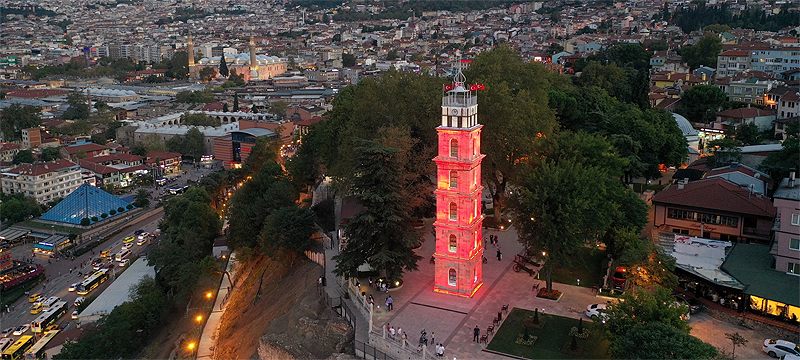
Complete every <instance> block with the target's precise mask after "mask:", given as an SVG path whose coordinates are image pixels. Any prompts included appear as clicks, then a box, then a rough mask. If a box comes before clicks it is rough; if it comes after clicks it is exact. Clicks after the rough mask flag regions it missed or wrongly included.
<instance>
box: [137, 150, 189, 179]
mask: <svg viewBox="0 0 800 360" xmlns="http://www.w3.org/2000/svg"><path fill="white" fill-rule="evenodd" d="M145 164H147V166H149V167H151V168H152V167H158V168H159V169H161V173H162V174H177V173H179V172H180V171H181V154H178V153H174V152H168V151H150V152H148V153H147V156H145Z"/></svg>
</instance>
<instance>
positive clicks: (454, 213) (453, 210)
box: [450, 202, 458, 221]
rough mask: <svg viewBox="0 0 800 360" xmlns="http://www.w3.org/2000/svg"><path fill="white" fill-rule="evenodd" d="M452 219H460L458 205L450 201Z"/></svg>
mask: <svg viewBox="0 0 800 360" xmlns="http://www.w3.org/2000/svg"><path fill="white" fill-rule="evenodd" d="M450 220H453V221H456V220H458V205H456V203H454V202H451V203H450Z"/></svg>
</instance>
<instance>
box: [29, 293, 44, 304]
mask: <svg viewBox="0 0 800 360" xmlns="http://www.w3.org/2000/svg"><path fill="white" fill-rule="evenodd" d="M41 298H42V293H38V292H37V293H33V294H30V295H28V302H30V303H35V302H37V301H39V299H41Z"/></svg>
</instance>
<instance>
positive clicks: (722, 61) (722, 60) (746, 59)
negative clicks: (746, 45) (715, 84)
mask: <svg viewBox="0 0 800 360" xmlns="http://www.w3.org/2000/svg"><path fill="white" fill-rule="evenodd" d="M749 69H750V51H747V50H726V51H723V52H721V53H720V54H719V55H717V77H718V78H723V77H729V76H733V75H736V74H738V73H740V72H742V71H745V70H749Z"/></svg>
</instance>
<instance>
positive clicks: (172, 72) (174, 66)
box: [161, 51, 189, 79]
mask: <svg viewBox="0 0 800 360" xmlns="http://www.w3.org/2000/svg"><path fill="white" fill-rule="evenodd" d="M161 67H162V68H166V69H167V72H166V73H164V76H166V77H168V78H173V79H186V78H187V77H188V76H189V54H188V53H187V52H186V51H176V52H175V54H174V55H172V58H171V59H170V60H169V61H168V62H166V63H165V64H163V65H162V66H161Z"/></svg>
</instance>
